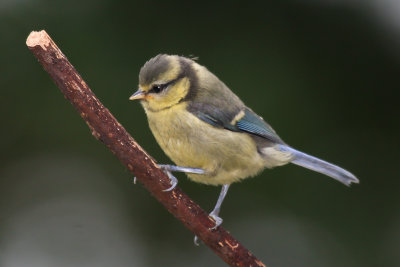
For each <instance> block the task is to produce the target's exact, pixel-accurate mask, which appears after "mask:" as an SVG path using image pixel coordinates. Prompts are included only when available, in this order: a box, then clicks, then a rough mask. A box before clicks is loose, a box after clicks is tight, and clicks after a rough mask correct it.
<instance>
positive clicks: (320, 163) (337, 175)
mask: <svg viewBox="0 0 400 267" xmlns="http://www.w3.org/2000/svg"><path fill="white" fill-rule="evenodd" d="M279 148H280V150H281V151H288V152H291V153H292V154H293V156H294V157H293V160H292V163H293V164H296V165H299V166H302V167H304V168H307V169H310V170H313V171H316V172H319V173H322V174H325V175H327V176H329V177H332V178H333V179H335V180H337V181H339V182H341V183H343V184H345V185H347V186H350V184H351V183H356V184H358V183H359V180H358V179H357V177H355V176H354V175H353V174H352V173H350V172H348V171H346V170H345V169H342V168H340V167H339V166H336V165H334V164H331V163H329V162H326V161H324V160H321V159H319V158H316V157H313V156H310V155H307V154H306V153H303V152H300V151H298V150H296V149H294V148H291V147H289V146H286V145H279Z"/></svg>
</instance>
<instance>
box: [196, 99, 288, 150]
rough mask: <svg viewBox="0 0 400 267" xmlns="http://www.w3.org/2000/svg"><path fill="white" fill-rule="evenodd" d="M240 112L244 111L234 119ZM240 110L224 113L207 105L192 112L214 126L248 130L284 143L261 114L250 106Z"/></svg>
mask: <svg viewBox="0 0 400 267" xmlns="http://www.w3.org/2000/svg"><path fill="white" fill-rule="evenodd" d="M239 112H242V113H244V114H243V115H242V116H239V119H238V120H237V121H234V119H235V116H237V115H238V114H239ZM239 112H235V113H232V112H229V113H228V114H227V113H224V112H223V111H221V109H220V108H217V107H213V108H210V107H207V108H202V109H197V110H192V113H193V114H194V115H196V116H197V117H198V118H199V119H200V120H202V121H204V122H207V123H208V124H211V125H212V126H214V127H220V128H225V129H227V130H230V131H234V132H246V133H250V134H254V135H257V136H260V137H263V138H266V139H268V140H270V141H273V142H276V143H282V140H281V139H280V138H279V136H278V135H277V134H276V133H275V131H274V130H273V129H272V127H271V126H269V125H268V124H267V123H266V122H265V121H264V120H263V119H262V118H261V117H260V116H258V115H257V114H255V113H254V112H253V111H252V110H250V109H249V108H247V107H246V108H244V109H242V110H239Z"/></svg>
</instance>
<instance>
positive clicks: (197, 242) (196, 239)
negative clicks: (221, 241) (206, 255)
mask: <svg viewBox="0 0 400 267" xmlns="http://www.w3.org/2000/svg"><path fill="white" fill-rule="evenodd" d="M193 243H194V245H195V246H200V243H199V238H198V237H197V235H195V236H194V239H193Z"/></svg>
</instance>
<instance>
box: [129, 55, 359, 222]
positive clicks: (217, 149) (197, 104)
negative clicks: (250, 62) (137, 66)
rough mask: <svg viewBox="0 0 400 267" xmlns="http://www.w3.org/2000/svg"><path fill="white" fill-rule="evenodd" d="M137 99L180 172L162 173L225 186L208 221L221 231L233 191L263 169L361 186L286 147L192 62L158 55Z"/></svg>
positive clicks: (335, 168)
mask: <svg viewBox="0 0 400 267" xmlns="http://www.w3.org/2000/svg"><path fill="white" fill-rule="evenodd" d="M129 99H130V100H136V99H139V100H140V103H141V104H142V106H143V108H144V110H145V112H146V115H147V118H148V122H149V126H150V129H151V131H152V133H153V135H154V137H155V138H156V140H157V142H158V144H159V145H160V146H161V148H162V149H163V150H164V152H165V153H166V154H167V155H168V156H169V157H170V158H171V160H172V161H173V162H175V164H176V165H177V166H172V165H160V167H161V168H163V169H164V170H165V171H166V173H167V174H168V176H169V177H170V179H171V184H172V186H171V188H170V189H168V190H171V189H173V187H174V186H175V185H176V183H177V180H176V178H175V177H174V176H173V175H172V174H171V171H181V172H185V173H187V176H188V177H189V178H190V179H192V180H193V181H195V182H199V183H204V184H210V185H222V191H221V193H220V196H219V199H218V201H217V205H216V206H215V208H214V210H213V211H212V212H211V213H210V216H211V217H212V218H213V219H214V220H215V222H216V225H215V227H217V226H218V225H220V224H221V223H222V219H221V218H220V217H218V214H219V211H220V207H221V204H222V201H223V199H224V197H225V195H226V193H227V190H228V187H229V185H230V184H232V183H234V182H237V181H240V180H242V179H245V178H247V177H251V176H254V175H257V174H258V173H259V172H261V171H262V170H263V169H265V168H272V167H275V166H281V165H285V164H288V163H294V164H296V165H300V166H302V167H305V168H308V169H311V170H313V171H316V172H320V173H322V174H325V175H327V176H330V177H332V178H333V179H336V180H338V181H339V182H342V183H343V184H345V185H350V184H351V183H358V179H357V178H356V177H355V176H354V175H353V174H351V173H350V172H348V171H346V170H344V169H342V168H340V167H338V166H336V165H333V164H330V163H328V162H326V161H323V160H320V159H318V158H316V157H313V156H310V155H307V154H305V153H303V152H300V151H298V150H296V149H294V148H292V147H290V146H288V145H287V144H286V143H285V142H284V141H282V139H281V138H280V137H279V136H278V135H277V134H276V133H275V131H274V130H273V129H272V128H271V126H270V125H269V124H268V123H266V122H265V121H264V120H263V118H261V117H260V116H258V115H257V114H256V113H254V112H253V111H252V110H251V109H250V108H248V107H246V106H245V105H244V104H243V102H242V101H241V100H240V99H239V98H238V97H237V96H236V95H235V94H234V93H233V92H232V91H231V90H230V89H229V88H228V87H227V86H226V85H225V84H224V83H223V82H222V81H220V80H219V79H218V78H217V77H216V76H215V75H214V74H212V73H211V72H210V71H209V70H208V69H207V68H205V67H203V66H201V65H199V64H198V63H196V62H195V61H193V60H192V59H189V58H186V57H182V56H176V55H165V54H161V55H157V56H156V57H154V58H152V59H150V60H149V61H147V62H146V63H145V64H144V66H143V67H142V68H141V70H140V73H139V89H138V90H137V92H136V93H134V94H133V95H132V96H131V97H130V98H129Z"/></svg>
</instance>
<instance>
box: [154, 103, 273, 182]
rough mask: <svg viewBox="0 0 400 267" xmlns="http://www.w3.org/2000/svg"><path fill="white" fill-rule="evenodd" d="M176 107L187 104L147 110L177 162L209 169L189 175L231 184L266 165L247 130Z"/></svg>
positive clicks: (160, 139) (198, 179)
mask: <svg viewBox="0 0 400 267" xmlns="http://www.w3.org/2000/svg"><path fill="white" fill-rule="evenodd" d="M176 108H185V107H181V106H180V105H178V106H177V107H173V108H170V109H167V110H163V111H159V112H157V113H152V112H147V116H148V119H149V125H150V129H151V130H152V132H153V134H154V136H155V138H156V140H157V142H158V143H159V145H160V146H161V148H162V149H163V150H164V152H165V153H166V154H167V155H168V156H169V157H170V158H171V160H172V161H174V162H175V164H177V165H178V166H183V167H192V168H201V169H204V170H205V171H206V172H207V174H206V175H196V174H188V176H189V178H191V179H192V180H194V181H196V182H200V183H206V184H213V185H220V184H230V183H232V182H235V181H237V180H240V179H243V178H246V177H248V176H253V175H255V174H257V173H258V172H260V171H261V170H262V169H264V166H265V163H264V160H263V159H262V157H261V156H260V154H259V153H258V152H257V147H256V144H255V142H254V141H253V140H252V138H251V137H249V136H248V135H247V134H244V133H237V132H232V131H229V130H226V129H221V128H217V127H213V126H211V125H209V124H207V123H205V122H203V121H201V120H199V119H198V118H197V117H196V116H194V115H193V114H191V113H189V112H187V111H186V110H185V111H183V110H181V111H177V110H174V109H176Z"/></svg>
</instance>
